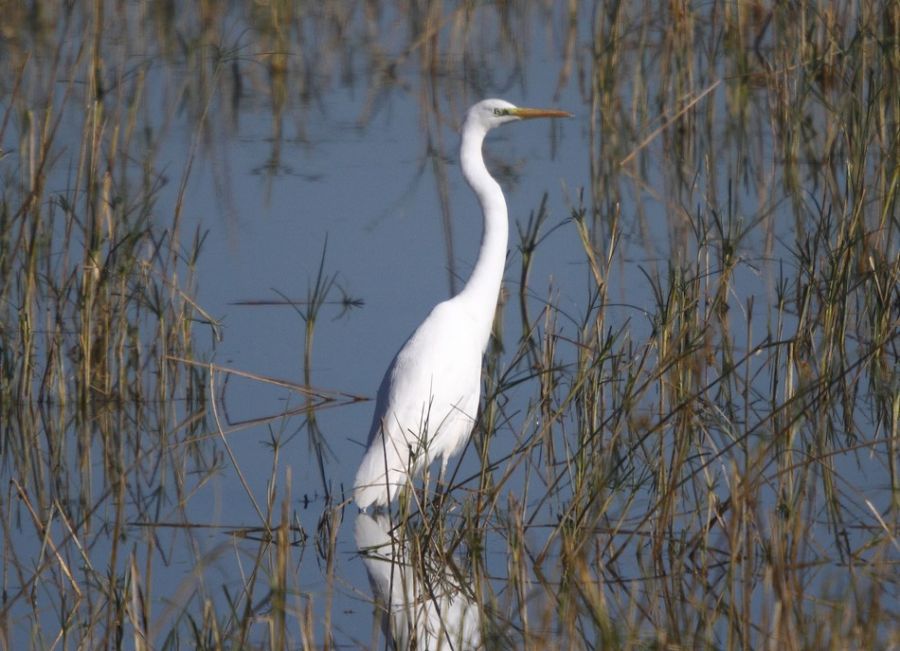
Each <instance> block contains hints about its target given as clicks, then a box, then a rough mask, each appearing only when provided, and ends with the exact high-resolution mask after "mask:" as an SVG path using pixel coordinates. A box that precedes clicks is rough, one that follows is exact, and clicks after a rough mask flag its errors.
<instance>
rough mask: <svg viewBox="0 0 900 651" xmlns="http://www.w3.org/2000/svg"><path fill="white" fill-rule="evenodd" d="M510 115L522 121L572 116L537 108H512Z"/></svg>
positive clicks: (567, 113)
mask: <svg viewBox="0 0 900 651" xmlns="http://www.w3.org/2000/svg"><path fill="white" fill-rule="evenodd" d="M509 112H510V114H511V115H515V116H516V117H517V118H520V119H522V120H531V119H533V118H570V117H572V114H571V113H569V112H568V111H560V110H559V109H537V108H518V107H517V108H514V109H510V110H509Z"/></svg>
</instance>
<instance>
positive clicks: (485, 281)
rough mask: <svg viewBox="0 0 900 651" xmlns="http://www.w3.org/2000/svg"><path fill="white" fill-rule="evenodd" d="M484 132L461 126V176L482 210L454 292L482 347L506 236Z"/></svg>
mask: <svg viewBox="0 0 900 651" xmlns="http://www.w3.org/2000/svg"><path fill="white" fill-rule="evenodd" d="M486 135H487V130H485V129H483V128H479V127H478V126H477V125H472V124H469V123H468V122H467V124H465V125H464V126H463V130H462V143H461V144H460V156H459V159H460V165H461V166H462V173H463V176H464V177H465V179H466V181H467V182H468V184H469V187H471V188H472V190H473V191H474V192H475V194H476V195H477V197H478V202H479V203H480V204H481V209H482V211H483V212H484V233H483V235H482V238H481V250H480V251H479V252H478V260H477V261H476V262H475V269H474V270H473V271H472V275H471V277H470V278H469V281H468V282H467V283H466V286H465V287H463V289H462V291H460V292H459V294H457V299H458V300H460V301H463V302H464V303H466V304H467V306H468V307H469V308H470V310H471V311H472V314H473V315H474V316H475V318H476V331H477V333H478V335H479V336H480V338H481V350H482V351H483V350H484V349H485V348H486V347H487V343H488V340H489V339H490V335H491V326H492V325H493V322H494V312H495V311H496V309H497V297H498V295H499V293H500V284H501V282H502V281H503V268H504V266H505V264H506V243H507V239H508V237H509V221H508V217H507V212H506V199H504V198H503V191H502V190H501V189H500V185H499V184H498V183H497V182H496V181H495V180H494V178H493V177H492V176H491V175H490V173H489V172H488V170H487V167H485V164H484V157H483V156H482V153H481V145H482V143H483V142H484V137H485V136H486Z"/></svg>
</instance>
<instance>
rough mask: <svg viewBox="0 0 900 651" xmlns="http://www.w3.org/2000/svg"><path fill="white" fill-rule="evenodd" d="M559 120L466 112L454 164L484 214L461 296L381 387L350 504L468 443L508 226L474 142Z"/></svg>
mask: <svg viewBox="0 0 900 651" xmlns="http://www.w3.org/2000/svg"><path fill="white" fill-rule="evenodd" d="M568 115H569V114H568V113H565V112H563V111H557V110H544V109H526V108H519V107H516V106H514V105H513V104H510V103H509V102H505V101H503V100H499V99H487V100H483V101H481V102H479V103H478V104H475V105H474V106H473V107H472V108H470V109H469V111H468V112H467V113H466V119H465V121H464V122H463V126H462V138H461V143H460V165H461V167H462V172H463V176H464V177H465V179H466V181H467V182H468V184H469V186H470V187H471V188H472V190H473V191H474V192H475V194H476V195H477V197H478V201H479V203H480V204H481V208H482V211H483V212H484V234H483V236H482V241H481V249H480V251H479V253H478V260H477V261H476V263H475V268H474V270H473V271H472V275H471V277H470V278H469V280H468V282H467V283H466V285H465V287H464V288H463V289H462V291H460V292H459V293H458V294H457V295H456V296H454V297H453V298H451V299H449V300H447V301H444V302H442V303H439V304H438V305H437V306H435V308H434V309H433V310H432V311H431V313H430V314H429V315H428V317H427V318H426V319H425V320H424V321H423V322H422V324H421V325H420V326H419V327H418V328H417V329H416V331H415V332H414V333H413V334H412V336H411V337H410V338H409V339H408V340H407V341H406V343H405V344H404V345H403V347H402V348H401V349H400V352H398V353H397V355H396V356H395V357H394V360H393V361H392V362H391V365H390V366H389V367H388V369H387V372H386V373H385V375H384V379H383V380H382V381H381V386H380V387H379V389H378V397H377V399H376V403H375V414H374V417H373V419H372V427H371V429H370V431H369V439H368V448H367V450H366V454H365V456H364V457H363V460H362V463H361V464H360V466H359V470H358V471H357V473H356V480H355V482H354V489H353V491H354V499H355V500H356V503H357V505H358V506H359V507H360V508H362V509H365V508H367V507H368V506H370V505H372V504H375V505H376V506H383V505H386V504H389V503H390V502H391V500H393V498H394V497H395V496H396V495H397V493H398V492H399V491H400V490H401V489H402V488H403V487H404V486H406V485H407V484H408V483H409V481H410V479H411V478H412V477H414V476H415V475H416V474H418V473H419V472H421V470H422V469H423V468H424V467H426V466H428V465H430V464H431V462H432V461H434V460H435V459H437V458H438V457H440V458H441V476H442V477H443V475H444V473H445V471H446V468H447V462H448V460H449V458H450V457H451V456H453V455H454V454H456V453H458V452H459V451H460V450H461V449H462V447H463V446H464V445H465V443H466V441H467V440H468V437H469V434H470V433H471V431H472V426H473V425H474V423H475V416H476V412H477V410H478V400H479V397H480V394H481V364H482V358H483V356H484V351H485V348H486V347H487V343H488V339H489V338H490V334H491V325H492V323H493V320H494V312H495V310H496V307H497V296H498V294H499V292H500V283H501V282H502V280H503V267H504V264H505V261H506V244H507V238H508V230H509V225H508V220H507V211H506V200H505V199H504V197H503V192H502V191H501V189H500V186H499V185H498V184H497V182H496V181H495V180H494V179H493V177H491V175H490V173H489V172H488V170H487V167H485V164H484V158H483V157H482V153H481V146H482V143H483V142H484V138H485V136H486V135H487V133H488V131H490V130H491V129H493V128H494V127H497V126H500V125H501V124H504V123H506V122H511V121H514V120H521V119H527V118H537V117H567V116H568Z"/></svg>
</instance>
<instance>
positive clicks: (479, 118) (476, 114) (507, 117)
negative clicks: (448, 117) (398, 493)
mask: <svg viewBox="0 0 900 651" xmlns="http://www.w3.org/2000/svg"><path fill="white" fill-rule="evenodd" d="M568 117H572V114H571V113H567V112H566V111H559V110H557V109H534V108H522V107H519V106H516V105H515V104H510V103H509V102H507V101H505V100H502V99H485V100H482V101H480V102H478V103H477V104H475V105H474V106H473V107H472V108H470V109H469V112H468V113H466V120H465V123H464V127H463V128H465V127H466V126H468V125H471V126H473V127H476V126H477V127H480V128H482V129H484V130H485V131H490V130H491V129H493V128H494V127H499V126H500V125H501V124H506V123H507V122H514V121H516V120H529V119H532V118H568Z"/></svg>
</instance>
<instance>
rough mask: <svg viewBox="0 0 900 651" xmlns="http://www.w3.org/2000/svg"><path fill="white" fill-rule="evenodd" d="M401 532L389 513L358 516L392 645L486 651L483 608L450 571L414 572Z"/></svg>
mask: <svg viewBox="0 0 900 651" xmlns="http://www.w3.org/2000/svg"><path fill="white" fill-rule="evenodd" d="M401 532H402V528H401V527H391V522H390V520H389V519H388V517H387V516H386V515H385V514H384V513H381V514H378V515H376V516H375V517H374V518H371V517H369V516H368V515H366V514H365V513H360V514H359V515H357V516H356V527H355V538H356V547H357V548H358V549H359V552H360V554H361V555H362V558H363V562H364V563H365V565H366V573H367V574H368V575H369V584H370V585H371V586H372V592H373V593H374V597H375V603H376V604H377V605H378V606H379V608H378V610H379V611H380V612H381V613H382V620H381V628H382V631H384V635H385V637H386V638H387V639H388V641H389V642H390V644H391V646H392V647H393V648H394V649H404V650H406V649H430V650H431V651H435V650H437V649H456V650H458V651H459V650H466V649H480V648H482V644H481V615H480V613H479V610H478V606H477V605H476V604H475V602H474V601H473V600H472V599H470V598H469V597H468V596H467V595H466V594H465V593H464V592H463V590H462V589H461V588H460V586H459V584H458V582H457V581H458V579H457V578H455V577H454V575H453V574H452V573H451V572H450V571H449V570H446V569H444V571H441V569H440V567H439V566H426V565H424V564H423V565H422V566H421V567H419V568H416V567H413V566H412V565H411V564H410V561H409V544H408V543H407V542H406V541H405V540H402V537H403V536H402V533H401ZM398 534H399V536H398ZM432 572H435V573H432Z"/></svg>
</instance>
